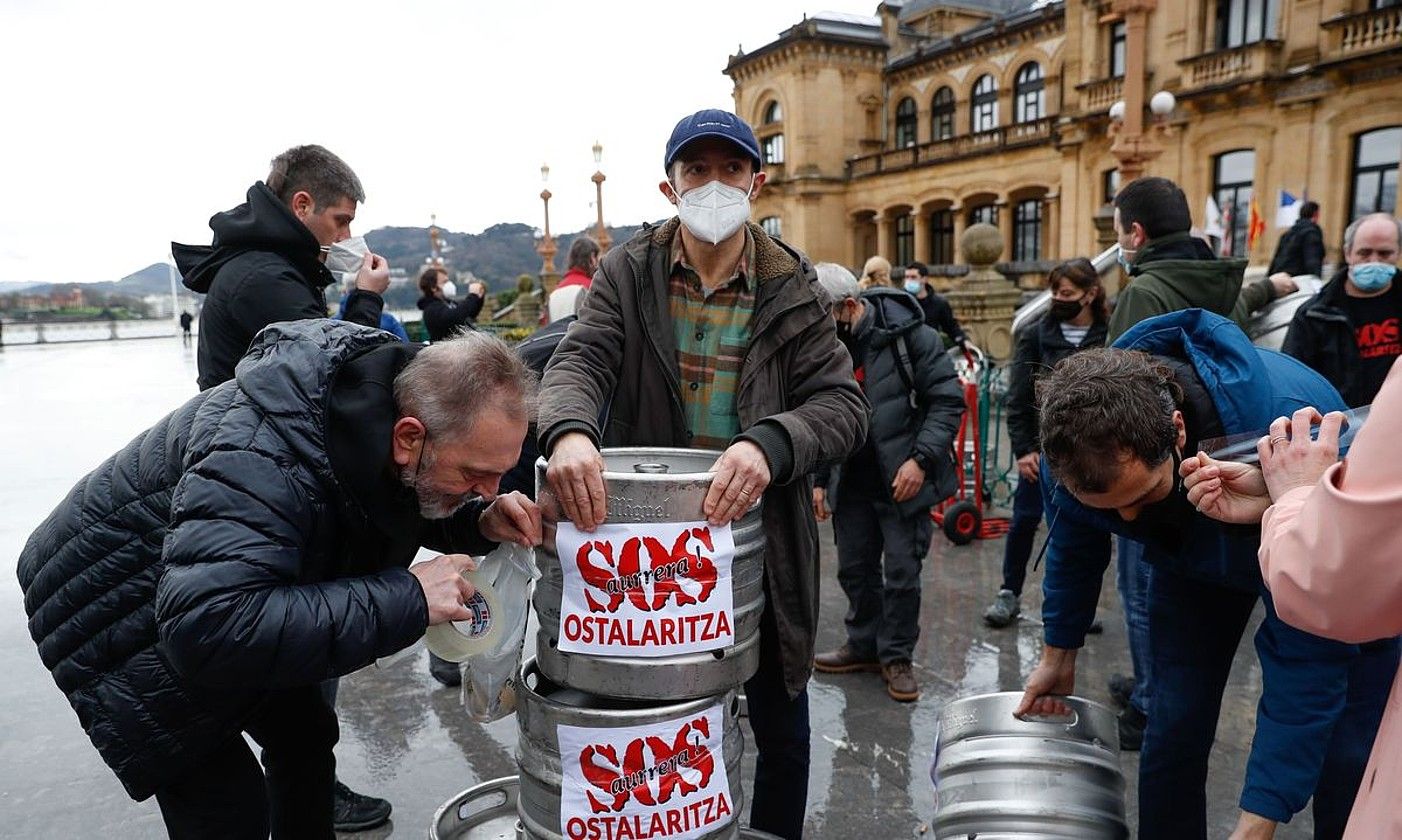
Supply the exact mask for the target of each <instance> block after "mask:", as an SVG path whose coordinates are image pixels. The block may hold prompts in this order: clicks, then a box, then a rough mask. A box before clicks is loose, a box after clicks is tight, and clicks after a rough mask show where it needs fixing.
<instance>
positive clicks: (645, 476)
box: [535, 446, 723, 482]
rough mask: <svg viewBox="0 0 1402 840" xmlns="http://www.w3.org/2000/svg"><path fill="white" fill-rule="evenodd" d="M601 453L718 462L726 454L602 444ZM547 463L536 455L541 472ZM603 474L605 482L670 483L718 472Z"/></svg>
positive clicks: (692, 479) (609, 455)
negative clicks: (686, 458) (676, 457)
mask: <svg viewBox="0 0 1402 840" xmlns="http://www.w3.org/2000/svg"><path fill="white" fill-rule="evenodd" d="M599 454H600V455H602V456H604V457H605V458H609V457H618V458H624V459H627V458H638V459H642V460H639V461H638V463H657V461H656V460H655V459H656V458H657V457H658V456H659V455H675V456H693V457H701V458H706V457H709V458H710V459H711V461H713V462H714V461H715V460H716V459H717V458H719V457H720V456H721V455H722V454H723V453H722V452H720V451H719V450H715V449H696V448H685V447H670V446H605V447H603V448H602V449H600V450H599ZM648 458H652V459H654V460H653V461H651V462H649V461H647V460H646V459H648ZM547 463H548V462H547V461H546V459H545V456H543V455H542V456H541V457H539V458H537V459H536V462H535V468H536V471H537V472H541V473H543V472H545V468H546V465H547ZM603 475H604V481H605V482H607V481H608V480H609V479H611V478H612V479H617V480H620V481H622V480H627V481H633V482H638V481H643V482H646V481H656V482H662V481H669V482H676V481H709V480H710V479H712V478H715V475H716V474H715V472H714V471H712V470H698V471H691V472H663V473H650V472H636V471H634V470H626V471H625V470H610V469H605V470H604V473H603Z"/></svg>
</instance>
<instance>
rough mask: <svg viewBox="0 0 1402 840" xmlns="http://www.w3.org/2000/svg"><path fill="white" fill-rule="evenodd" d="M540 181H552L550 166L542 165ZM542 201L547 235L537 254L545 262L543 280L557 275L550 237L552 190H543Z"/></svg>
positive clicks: (553, 240)
mask: <svg viewBox="0 0 1402 840" xmlns="http://www.w3.org/2000/svg"><path fill="white" fill-rule="evenodd" d="M540 180H541V183H542V184H545V183H549V181H550V165H549V164H545V163H542V164H541V165H540ZM540 200H541V202H542V203H544V204H545V235H544V236H542V237H541V238H540V246H539V247H537V248H536V252H537V253H539V254H540V256H541V259H542V260H544V262H542V263H541V265H540V276H541V277H542V278H545V277H549V276H552V275H554V274H555V251H556V248H555V238H554V237H552V236H551V235H550V190H549V188H544V189H541V191H540Z"/></svg>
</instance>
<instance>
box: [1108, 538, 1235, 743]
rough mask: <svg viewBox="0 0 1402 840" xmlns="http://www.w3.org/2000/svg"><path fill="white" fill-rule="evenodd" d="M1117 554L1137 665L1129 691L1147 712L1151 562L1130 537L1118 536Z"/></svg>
mask: <svg viewBox="0 0 1402 840" xmlns="http://www.w3.org/2000/svg"><path fill="white" fill-rule="evenodd" d="M1115 554H1116V561H1115V566H1116V572H1115V583H1116V586H1117V587H1118V588H1119V590H1120V604H1121V605H1122V606H1123V607H1124V611H1125V634H1126V635H1127V636H1128V637H1129V659H1130V662H1131V663H1132V664H1133V666H1134V693H1133V694H1131V695H1130V698H1129V703H1130V705H1131V706H1133V707H1134V708H1136V709H1138V710H1139V711H1140V712H1142V713H1144V714H1146V715H1147V714H1149V706H1150V703H1151V701H1152V700H1153V696H1154V692H1153V675H1154V666H1153V662H1152V660H1151V659H1150V657H1149V569H1150V566H1149V564H1148V563H1146V562H1144V544H1143V543H1137V542H1135V541H1133V540H1131V539H1128V538H1127V537H1117V538H1116V539H1115ZM1238 635H1239V634H1238Z"/></svg>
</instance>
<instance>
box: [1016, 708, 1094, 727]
mask: <svg viewBox="0 0 1402 840" xmlns="http://www.w3.org/2000/svg"><path fill="white" fill-rule="evenodd" d="M1013 717H1015V718H1017V719H1018V720H1020V721H1022V722H1023V723H1051V724H1058V725H1065V726H1068V727H1071V726H1075V725H1076V724H1077V723H1079V722H1080V720H1081V718H1080V715H1078V714H1076V710H1075V709H1072V710H1071V713H1070V714H1065V715H1013Z"/></svg>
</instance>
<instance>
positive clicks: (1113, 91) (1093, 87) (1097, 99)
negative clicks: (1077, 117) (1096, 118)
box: [1076, 77, 1125, 113]
mask: <svg viewBox="0 0 1402 840" xmlns="http://www.w3.org/2000/svg"><path fill="white" fill-rule="evenodd" d="M1124 87H1125V80H1124V78H1123V77H1116V78H1113V79H1097V80H1095V81H1093V82H1085V83H1082V84H1079V85H1076V90H1078V91H1080V93H1081V111H1083V112H1086V113H1091V112H1101V113H1103V112H1105V111H1108V110H1110V106H1111V105H1114V104H1115V103H1116V102H1118V101H1120V100H1121V99H1123V98H1124Z"/></svg>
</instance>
